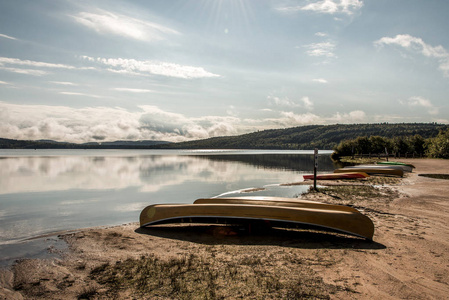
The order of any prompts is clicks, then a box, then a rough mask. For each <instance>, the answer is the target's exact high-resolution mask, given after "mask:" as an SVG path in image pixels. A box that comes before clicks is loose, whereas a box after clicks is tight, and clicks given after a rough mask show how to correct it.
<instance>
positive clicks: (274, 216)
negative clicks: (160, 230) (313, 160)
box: [140, 204, 374, 240]
mask: <svg viewBox="0 0 449 300" xmlns="http://www.w3.org/2000/svg"><path fill="white" fill-rule="evenodd" d="M255 221H269V223H270V224H271V225H272V226H273V227H290V225H291V224H300V225H301V224H304V225H312V226H313V227H318V228H325V229H330V230H333V231H338V232H343V233H347V234H350V235H354V236H359V237H363V238H365V239H369V240H371V239H372V238H373V234H374V224H373V222H372V221H371V219H370V218H368V217H366V216H365V215H363V214H361V213H359V212H353V211H343V210H331V209H324V208H323V209H320V208H299V207H283V206H266V205H248V204H154V205H150V206H147V207H145V208H144V209H143V210H142V212H141V213H140V226H141V227H143V226H148V225H156V224H166V223H217V222H218V223H225V224H228V223H229V224H242V223H246V222H255Z"/></svg>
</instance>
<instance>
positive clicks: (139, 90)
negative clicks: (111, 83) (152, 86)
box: [113, 88, 153, 93]
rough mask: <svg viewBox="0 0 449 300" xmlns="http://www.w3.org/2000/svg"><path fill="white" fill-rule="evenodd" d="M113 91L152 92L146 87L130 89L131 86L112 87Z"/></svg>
mask: <svg viewBox="0 0 449 300" xmlns="http://www.w3.org/2000/svg"><path fill="white" fill-rule="evenodd" d="M113 90H114V91H119V92H130V93H152V92H153V91H152V90H147V89H131V88H114V89H113Z"/></svg>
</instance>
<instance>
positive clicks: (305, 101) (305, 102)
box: [301, 97, 313, 110]
mask: <svg viewBox="0 0 449 300" xmlns="http://www.w3.org/2000/svg"><path fill="white" fill-rule="evenodd" d="M301 101H302V103H303V106H304V108H305V109H307V110H313V102H312V101H310V99H309V97H302V98H301Z"/></svg>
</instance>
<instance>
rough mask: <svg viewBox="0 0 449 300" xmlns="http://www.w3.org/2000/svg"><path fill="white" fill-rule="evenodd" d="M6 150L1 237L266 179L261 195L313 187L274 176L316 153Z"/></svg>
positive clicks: (127, 218) (120, 217) (111, 217)
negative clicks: (17, 152)
mask: <svg viewBox="0 0 449 300" xmlns="http://www.w3.org/2000/svg"><path fill="white" fill-rule="evenodd" d="M39 153H41V155H39ZM67 153H69V154H67ZM63 154H67V155H63ZM103 154H104V155H103ZM0 157H1V159H0V178H1V180H0V245H2V244H3V245H5V244H10V243H14V242H17V241H18V240H22V239H25V238H29V237H32V236H36V235H39V234H44V233H48V232H55V231H60V230H70V229H77V228H85V227H91V226H102V225H116V224H121V223H127V222H136V221H137V220H138V215H139V213H140V210H141V209H143V208H144V207H145V206H146V205H149V204H151V203H192V202H193V201H194V200H195V199H197V198H202V197H214V196H217V195H220V194H223V193H226V192H232V191H235V192H234V194H236V193H240V192H241V190H242V189H248V188H254V187H265V189H264V190H259V191H258V192H257V193H258V195H280V196H287V197H294V196H296V195H298V194H300V193H302V192H303V191H304V190H305V189H307V187H304V186H294V187H281V186H279V185H273V184H278V183H287V182H294V181H299V180H301V179H302V177H301V176H300V174H301V173H304V172H306V173H310V172H311V170H312V169H313V160H312V156H311V155H300V154H294V155H292V154H285V153H284V154H278V155H268V154H254V155H242V152H241V151H240V152H239V153H237V154H235V153H234V154H232V155H198V153H194V152H192V153H189V155H173V153H169V155H164V153H162V152H161V153H159V152H158V153H156V154H152V153H151V152H144V153H142V152H139V153H138V154H136V153H133V152H127V151H121V152H114V155H110V154H108V153H106V152H102V151H101V150H98V151H97V152H95V155H86V153H85V152H83V151H82V150H78V152H76V151H73V150H70V152H62V153H61V152H57V153H56V154H55V153H53V152H48V151H42V152H39V151H37V152H36V151H34V152H33V155H32V156H30V155H23V154H22V155H16V156H14V155H11V154H9V155H3V156H0ZM319 165H320V170H330V169H332V168H333V165H332V162H331V161H330V159H329V157H328V156H322V157H320V162H319ZM1 252H2V249H1V247H0V254H2V253H1ZM0 256H1V255H0Z"/></svg>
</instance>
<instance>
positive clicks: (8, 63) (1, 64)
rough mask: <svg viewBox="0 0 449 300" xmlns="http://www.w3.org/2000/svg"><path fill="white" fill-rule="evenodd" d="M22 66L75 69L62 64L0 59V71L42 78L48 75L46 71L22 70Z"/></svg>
mask: <svg viewBox="0 0 449 300" xmlns="http://www.w3.org/2000/svg"><path fill="white" fill-rule="evenodd" d="M22 66H27V67H32V68H49V69H75V67H73V66H70V65H64V64H53V63H47V62H41V61H32V60H21V59H18V58H10V57H0V69H2V70H5V71H9V72H14V73H19V74H26V75H33V76H43V75H46V74H48V73H49V72H48V71H43V70H36V69H24V68H21V67H22Z"/></svg>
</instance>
